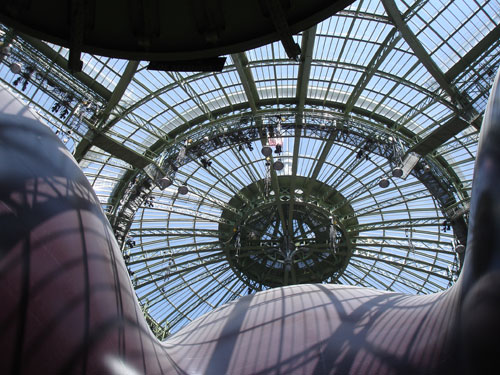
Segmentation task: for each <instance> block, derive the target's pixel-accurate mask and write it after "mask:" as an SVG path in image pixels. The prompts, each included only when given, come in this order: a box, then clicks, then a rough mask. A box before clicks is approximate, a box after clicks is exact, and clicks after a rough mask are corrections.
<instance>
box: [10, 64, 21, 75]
mask: <svg viewBox="0 0 500 375" xmlns="http://www.w3.org/2000/svg"><path fill="white" fill-rule="evenodd" d="M10 71H11V72H12V73H14V74H19V73H21V64H19V63H16V62H15V63H12V64H10Z"/></svg>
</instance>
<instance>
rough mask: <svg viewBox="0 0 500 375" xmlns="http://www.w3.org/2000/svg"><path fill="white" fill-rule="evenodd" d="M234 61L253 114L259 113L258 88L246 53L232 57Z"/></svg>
mask: <svg viewBox="0 0 500 375" xmlns="http://www.w3.org/2000/svg"><path fill="white" fill-rule="evenodd" d="M231 58H232V59H233V62H234V66H235V67H236V71H237V72H238V75H239V77H240V80H241V83H242V85H243V89H244V90H245V94H246V96H247V99H248V104H249V105H250V108H251V109H252V112H254V113H255V112H256V111H257V103H258V101H259V93H258V91H257V86H256V85H255V80H254V79H253V75H252V71H251V70H250V68H249V67H248V58H247V56H246V54H245V52H240V53H234V54H232V55H231Z"/></svg>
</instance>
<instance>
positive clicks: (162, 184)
mask: <svg viewBox="0 0 500 375" xmlns="http://www.w3.org/2000/svg"><path fill="white" fill-rule="evenodd" d="M172 183H173V181H172V179H171V178H169V177H163V178H161V179H160V181H158V185H159V186H160V189H161V190H165V189H166V188H168V187H169V186H170V185H172Z"/></svg>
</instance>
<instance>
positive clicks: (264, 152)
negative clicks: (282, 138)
mask: <svg viewBox="0 0 500 375" xmlns="http://www.w3.org/2000/svg"><path fill="white" fill-rule="evenodd" d="M261 152H262V155H264V156H271V154H272V153H273V149H272V148H271V147H269V146H264V147H262V150H261Z"/></svg>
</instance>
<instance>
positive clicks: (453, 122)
mask: <svg viewBox="0 0 500 375" xmlns="http://www.w3.org/2000/svg"><path fill="white" fill-rule="evenodd" d="M469 125H470V124H469V123H468V122H467V121H465V120H463V119H461V118H460V117H458V116H454V117H453V118H451V119H450V120H448V121H447V122H445V123H444V124H443V125H441V126H438V127H437V128H436V129H434V131H432V132H431V133H430V134H429V135H428V136H427V137H425V138H424V139H422V140H421V141H420V142H419V143H417V144H416V145H414V146H413V147H411V148H410V149H409V150H408V151H409V152H416V153H417V154H420V155H422V156H425V155H427V154H428V153H429V152H431V151H433V150H435V149H436V148H438V147H439V146H441V145H442V144H443V143H445V142H446V141H447V140H448V139H451V138H452V137H453V136H455V135H457V134H458V133H460V132H461V131H462V130H464V129H466V128H467V127H468V126H469Z"/></svg>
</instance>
